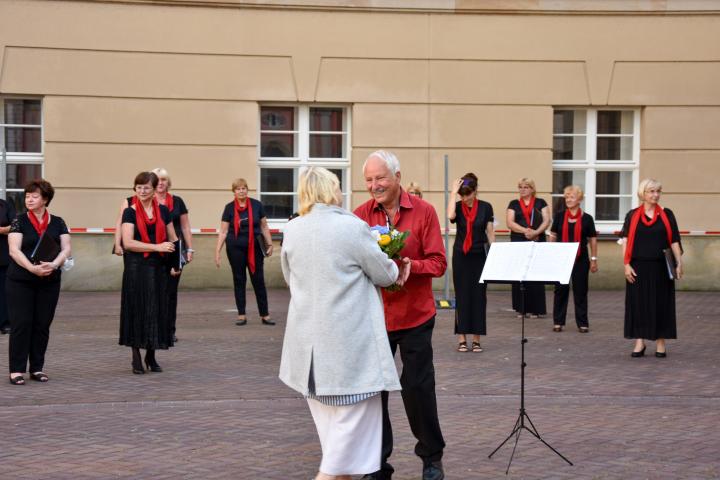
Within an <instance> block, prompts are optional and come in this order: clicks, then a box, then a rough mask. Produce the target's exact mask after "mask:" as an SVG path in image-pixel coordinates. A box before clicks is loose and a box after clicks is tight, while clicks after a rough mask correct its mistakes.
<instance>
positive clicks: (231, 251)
mask: <svg viewBox="0 0 720 480" xmlns="http://www.w3.org/2000/svg"><path fill="white" fill-rule="evenodd" d="M225 250H226V251H227V257H228V261H229V262H230V268H231V269H232V274H233V285H234V287H235V305H236V306H237V311H238V315H245V286H246V285H247V272H249V271H250V270H249V269H248V265H247V256H248V253H247V248H241V247H238V246H231V245H227V246H226V248H225ZM263 264H264V257H263V256H262V253H260V252H259V251H258V250H257V249H256V250H255V273H250V283H252V286H253V290H255V300H257V306H258V311H259V312H260V316H261V317H267V316H268V315H269V314H270V313H269V311H268V300H267V289H266V288H265V271H264V266H263Z"/></svg>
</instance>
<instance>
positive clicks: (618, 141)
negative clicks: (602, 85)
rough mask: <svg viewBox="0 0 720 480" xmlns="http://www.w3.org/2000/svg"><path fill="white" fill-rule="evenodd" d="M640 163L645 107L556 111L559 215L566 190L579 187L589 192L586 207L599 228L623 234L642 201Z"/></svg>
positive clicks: (555, 200) (555, 182)
mask: <svg viewBox="0 0 720 480" xmlns="http://www.w3.org/2000/svg"><path fill="white" fill-rule="evenodd" d="M639 165H640V110H639V109H635V108H600V109H595V108H593V109H590V108H571V107H556V108H555V110H554V112H553V187H552V188H553V190H552V197H553V206H552V208H553V212H556V211H559V210H562V209H563V208H564V205H565V204H564V202H563V194H562V193H563V189H564V188H565V187H566V186H568V185H573V184H574V185H579V186H580V187H581V188H582V189H583V191H584V192H585V198H584V200H583V205H582V209H583V210H584V211H585V212H587V213H589V214H590V215H592V216H593V217H594V218H595V223H596V226H597V228H598V230H600V231H601V232H604V233H610V232H613V231H616V230H618V229H619V228H620V226H622V222H623V220H624V219H625V214H626V213H627V211H628V210H630V209H631V208H632V207H633V206H635V205H636V203H637V202H636V200H635V193H634V192H635V185H637V183H638V175H639V173H638V170H639Z"/></svg>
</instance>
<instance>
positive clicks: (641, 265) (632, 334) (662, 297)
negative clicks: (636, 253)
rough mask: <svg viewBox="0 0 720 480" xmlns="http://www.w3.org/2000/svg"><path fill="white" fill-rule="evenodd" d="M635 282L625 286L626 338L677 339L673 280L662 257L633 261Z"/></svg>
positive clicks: (627, 283)
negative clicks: (635, 275)
mask: <svg viewBox="0 0 720 480" xmlns="http://www.w3.org/2000/svg"><path fill="white" fill-rule="evenodd" d="M630 265H631V266H632V268H633V269H634V270H635V273H637V277H636V278H635V283H629V282H626V286H625V338H644V339H647V340H657V339H658V338H677V327H676V323H675V282H674V281H673V280H670V278H669V276H668V273H667V267H666V265H665V260H664V259H660V260H632V261H631V262H630Z"/></svg>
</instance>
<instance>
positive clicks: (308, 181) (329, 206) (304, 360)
mask: <svg viewBox="0 0 720 480" xmlns="http://www.w3.org/2000/svg"><path fill="white" fill-rule="evenodd" d="M298 197H299V202H300V209H299V212H300V217H298V218H296V219H294V220H292V221H291V222H289V223H288V224H287V226H286V227H285V231H284V242H283V247H282V253H281V262H282V271H283V275H284V277H285V281H286V282H287V284H288V285H289V287H290V305H289V309H288V317H287V327H286V330H285V339H284V343H283V350H282V360H281V362H280V379H281V380H282V381H283V382H284V383H285V384H286V385H288V386H289V387H290V388H292V389H294V390H296V391H298V392H299V393H301V394H302V395H304V396H305V397H306V398H307V399H308V405H309V407H310V412H311V414H312V416H313V420H314V421H315V426H316V427H317V431H318V435H319V437H320V444H321V447H322V452H323V457H322V462H321V464H320V469H319V473H318V475H317V477H316V479H317V480H321V479H322V480H329V479H337V480H340V479H347V480H349V479H350V475H358V474H359V475H362V474H366V473H371V472H375V471H377V470H379V469H380V449H381V444H382V406H381V401H380V395H379V393H380V392H381V391H391V390H400V382H399V380H398V375H397V370H396V368H395V362H394V361H393V357H392V354H391V352H390V345H389V343H388V338H387V333H386V330H385V316H384V313H383V304H382V300H381V298H380V294H379V292H378V288H377V286H381V287H382V286H389V285H391V284H393V283H394V282H398V283H402V282H403V281H404V280H405V279H406V278H407V275H408V274H409V270H408V269H407V267H404V266H403V267H401V268H400V269H398V267H397V265H396V264H395V262H393V261H392V260H390V259H388V257H387V256H386V255H385V254H384V253H383V252H382V251H381V250H380V248H379V247H378V245H377V243H376V241H375V239H374V238H373V236H372V235H371V233H370V229H369V228H368V226H367V224H365V222H363V221H362V220H360V219H358V218H357V217H356V216H355V215H353V214H352V213H350V212H348V211H346V210H344V209H342V208H341V207H340V205H341V199H342V195H341V193H340V184H339V182H338V179H337V177H336V176H335V175H334V174H333V173H332V172H330V171H329V170H326V169H324V168H320V167H311V168H308V169H307V170H306V171H305V172H303V173H302V174H301V175H300V180H299V185H298Z"/></svg>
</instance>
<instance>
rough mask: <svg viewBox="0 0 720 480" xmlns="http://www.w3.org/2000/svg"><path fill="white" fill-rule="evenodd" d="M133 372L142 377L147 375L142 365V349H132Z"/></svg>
mask: <svg viewBox="0 0 720 480" xmlns="http://www.w3.org/2000/svg"><path fill="white" fill-rule="evenodd" d="M132 372H133V373H134V374H136V375H142V374H143V373H145V369H144V368H143V364H142V357H140V349H139V348H135V347H133V349H132Z"/></svg>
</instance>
